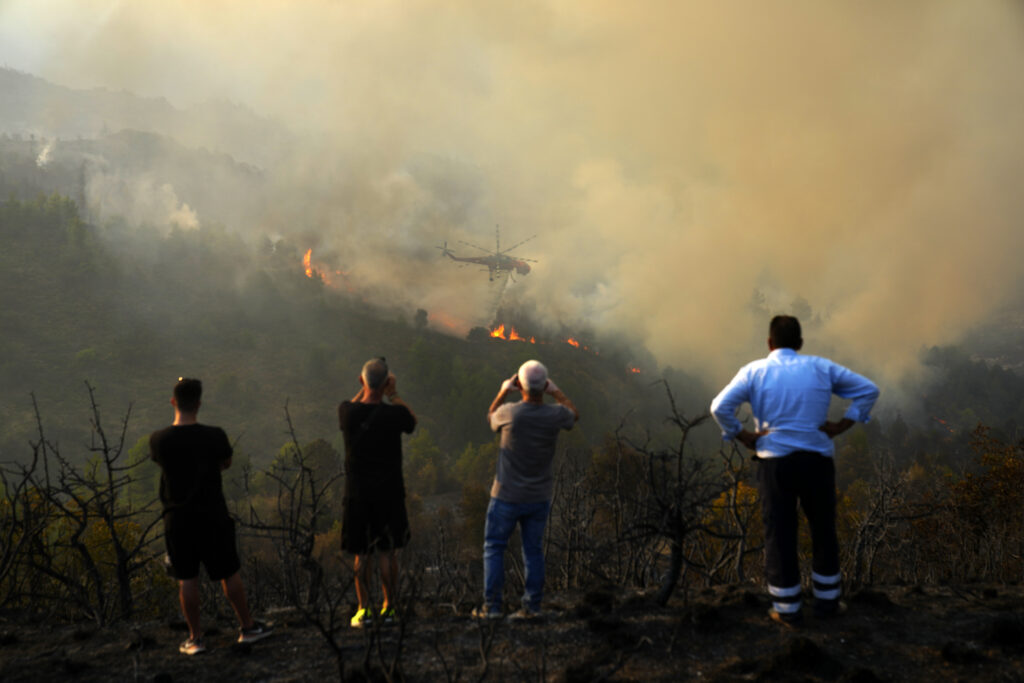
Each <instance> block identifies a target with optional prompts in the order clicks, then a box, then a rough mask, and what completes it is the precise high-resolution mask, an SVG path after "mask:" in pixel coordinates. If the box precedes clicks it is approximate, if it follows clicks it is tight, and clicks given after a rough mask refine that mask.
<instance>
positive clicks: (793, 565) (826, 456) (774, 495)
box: [711, 315, 878, 625]
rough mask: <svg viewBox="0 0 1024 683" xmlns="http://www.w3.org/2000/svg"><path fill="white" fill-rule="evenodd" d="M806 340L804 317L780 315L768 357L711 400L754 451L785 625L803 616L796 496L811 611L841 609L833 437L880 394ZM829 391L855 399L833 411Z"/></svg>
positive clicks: (768, 561)
mask: <svg viewBox="0 0 1024 683" xmlns="http://www.w3.org/2000/svg"><path fill="white" fill-rule="evenodd" d="M802 346H803V338H802V336H801V331H800V322H799V321H798V320H797V319H796V318H794V317H793V316H788V315H780V316H775V317H774V318H772V321H771V324H770V326H769V333H768V349H769V351H770V353H769V354H768V357H767V358H763V359H761V360H756V361H754V362H752V363H749V364H747V365H746V366H744V367H743V368H742V369H741V370H740V371H739V373H737V375H736V376H735V377H734V378H733V380H732V381H731V382H730V383H729V385H728V386H726V387H725V388H724V389H722V391H721V393H719V394H718V396H716V397H715V400H714V401H712V403H711V414H712V415H713V416H714V418H715V421H716V422H718V424H719V426H720V427H721V428H722V436H723V438H725V439H726V440H731V439H736V440H738V441H740V442H741V443H742V444H743V445H745V446H746V447H747V448H749V449H751V450H753V451H756V454H757V455H756V457H757V460H758V470H757V481H758V490H759V492H760V496H761V511H762V512H761V514H762V517H763V519H764V539H765V578H766V579H767V581H768V592H769V594H770V595H771V598H772V609H771V611H770V612H769V614H770V616H771V618H772V619H773V620H774V621H777V622H779V623H782V624H786V625H791V624H794V623H796V622H798V621H800V619H801V618H802V612H801V611H800V610H801V604H802V603H801V589H800V561H799V558H798V556H797V503H799V504H800V506H801V507H802V508H803V510H804V514H805V515H806V516H807V522H808V524H809V525H810V529H811V540H812V543H813V555H814V558H813V566H812V567H813V571H812V573H811V579H812V583H813V594H814V599H815V601H814V608H815V613H816V614H818V615H819V616H830V615H834V614H836V613H838V612H839V611H840V609H841V605H840V602H839V596H840V579H841V577H840V573H839V542H838V539H837V537H836V483H835V464H834V462H833V459H832V456H833V453H834V449H833V446H832V439H834V438H835V437H836V436H838V435H840V434H842V433H843V432H845V431H846V430H847V429H849V428H850V427H852V426H853V424H854V422H867V421H868V419H869V416H870V414H871V408H872V407H873V406H874V404H875V400H876V399H877V398H878V387H876V386H875V385H874V384H873V383H872V382H871V381H870V380H868V379H867V378H865V377H862V376H860V375H858V374H856V373H855V372H852V371H850V370H847V369H846V368H844V367H843V366H841V365H838V364H836V363H833V362H832V361H830V360H827V359H825V358H819V357H816V356H804V355H801V354H799V353H797V352H798V351H799V350H800V348H801V347H802ZM832 394H835V395H837V396H839V397H841V398H848V399H852V403H851V405H850V408H849V410H847V411H846V416H845V417H844V418H843V419H842V420H840V421H838V422H829V421H828V420H827V418H828V408H829V403H830V402H831V400H832ZM743 403H749V404H750V407H751V410H752V411H753V414H754V431H753V432H751V431H749V430H746V429H743V427H742V425H741V424H740V422H739V420H737V419H736V410H737V409H738V408H739V407H740V405H741V404H743Z"/></svg>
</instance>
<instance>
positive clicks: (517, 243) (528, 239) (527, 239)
mask: <svg viewBox="0 0 1024 683" xmlns="http://www.w3.org/2000/svg"><path fill="white" fill-rule="evenodd" d="M536 236H537V235H533V236H532V237H527V238H526V239H525V240H523V241H522V242H516V243H515V244H513V245H512V246H511V247H509V248H508V249H506V250H505V253H506V254H507V253H508V252H510V251H512V250H513V249H515V248H516V247H518V246H519V245H521V244H526V243H527V242H529V241H530V240H532V239H533V238H534V237H536Z"/></svg>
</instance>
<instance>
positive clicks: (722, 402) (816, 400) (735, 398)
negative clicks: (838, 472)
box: [711, 348, 878, 458]
mask: <svg viewBox="0 0 1024 683" xmlns="http://www.w3.org/2000/svg"><path fill="white" fill-rule="evenodd" d="M832 394H835V395H836V396H839V397H840V398H848V399H852V403H851V404H850V408H849V409H848V410H847V411H846V415H845V417H848V418H849V419H851V420H854V421H855V422H867V421H868V419H869V418H870V415H871V408H872V407H873V406H874V405H875V401H876V400H877V399H878V387H877V386H875V384H874V382H872V381H871V380H869V379H867V378H866V377H863V376H861V375H858V374H857V373H855V372H853V371H852V370H848V369H846V368H844V367H843V366H842V365H839V364H838V363H833V362H832V361H830V360H828V359H827V358H820V357H818V356H804V355H801V354H799V353H797V352H796V351H794V350H793V349H786V348H783V349H775V350H774V351H772V352H771V353H770V354H768V357H767V358H762V359H760V360H756V361H754V362H752V363H748V364H747V365H745V366H744V367H743V368H742V369H741V370H740V371H739V372H738V373H736V376H735V377H734V378H733V380H732V381H731V382H729V384H728V386H726V387H725V388H724V389H722V391H721V392H720V393H719V394H718V396H716V397H715V400H714V401H712V402H711V415H712V416H713V417H714V418H715V421H716V422H717V423H718V426H719V427H721V428H722V437H723V438H724V439H726V440H731V439H732V438H733V437H735V436H736V435H737V434H738V433H739V432H740V430H741V429H742V428H743V426H742V425H741V424H740V421H739V420H738V419H736V411H737V409H738V408H739V407H740V405H742V404H743V403H749V404H750V408H751V411H752V412H753V413H754V431H756V432H761V431H767V432H768V433H767V434H765V435H764V436H762V437H760V438H759V439H758V440H757V455H758V456H759V457H761V458H778V457H781V456H784V455H789V454H790V453H793V452H795V451H813V452H815V453H821V454H822V455H826V456H832V455H833V454H834V452H835V450H834V448H833V447H832V440H831V439H830V438H829V437H828V435H827V434H826V433H825V432H823V431H821V430H820V429H819V427H821V426H822V425H823V424H825V421H826V419H827V418H828V406H829V403H830V402H831V400H832Z"/></svg>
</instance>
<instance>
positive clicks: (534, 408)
mask: <svg viewBox="0 0 1024 683" xmlns="http://www.w3.org/2000/svg"><path fill="white" fill-rule="evenodd" d="M575 423H576V418H575V416H574V415H573V414H572V411H571V410H569V409H568V408H566V407H565V406H563V405H552V404H547V405H544V404H538V403H527V402H526V401H520V402H519V403H506V404H504V405H502V406H501V407H500V408H498V409H497V410H495V411H494V412H493V413H491V429H493V430H494V431H496V432H500V433H501V445H500V449H499V451H498V471H497V473H496V474H495V476H494V485H493V486H491V497H492V498H499V499H501V500H503V501H505V502H507V503H540V502H543V501H546V500H551V492H552V489H553V485H554V484H553V480H552V477H551V461H552V459H554V457H555V443H556V442H557V440H558V432H559V430H562V429H572V426H573V425H574V424H575Z"/></svg>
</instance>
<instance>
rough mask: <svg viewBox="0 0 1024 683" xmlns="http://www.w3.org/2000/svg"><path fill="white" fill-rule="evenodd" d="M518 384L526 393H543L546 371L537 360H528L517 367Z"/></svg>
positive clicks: (546, 379)
mask: <svg viewBox="0 0 1024 683" xmlns="http://www.w3.org/2000/svg"><path fill="white" fill-rule="evenodd" d="M519 384H520V385H521V386H522V387H523V388H525V389H526V390H527V391H544V387H546V386H547V384H548V369H547V368H546V367H544V364H543V363H541V362H540V361H539V360H528V361H526V362H525V363H523V364H522V365H520V366H519Z"/></svg>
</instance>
